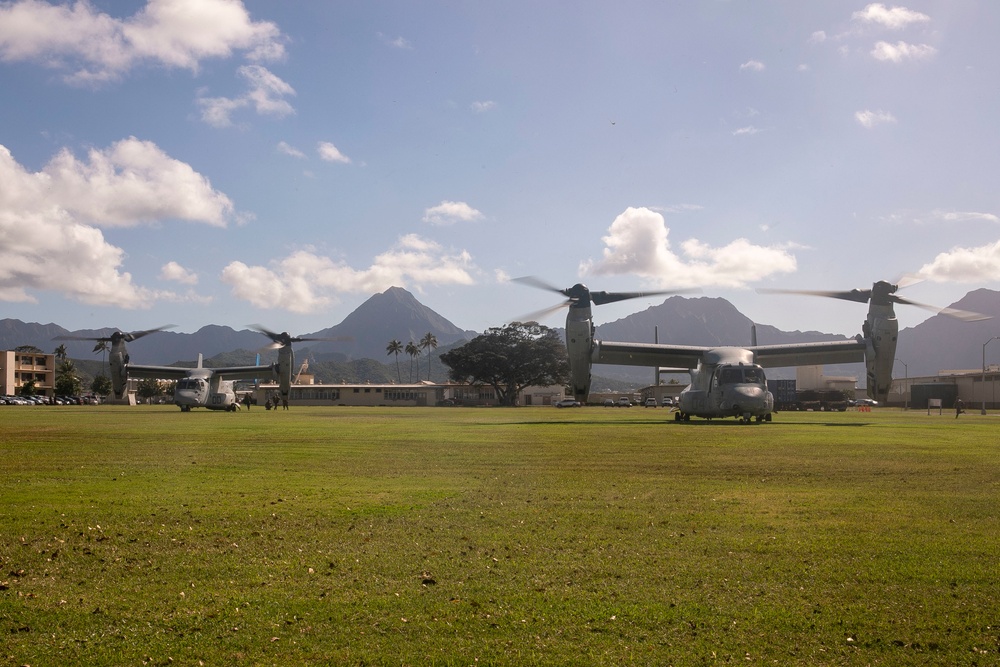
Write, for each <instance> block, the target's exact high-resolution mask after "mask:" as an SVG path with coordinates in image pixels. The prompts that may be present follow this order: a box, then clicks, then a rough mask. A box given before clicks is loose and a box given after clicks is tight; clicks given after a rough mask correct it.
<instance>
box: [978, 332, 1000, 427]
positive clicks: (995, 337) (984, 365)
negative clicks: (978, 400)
mask: <svg viewBox="0 0 1000 667" xmlns="http://www.w3.org/2000/svg"><path fill="white" fill-rule="evenodd" d="M998 339H1000V336H994V337H993V338H990V339H989V340H988V341H986V342H985V343H983V382H982V385H983V409H982V412H980V413H979V414H981V415H985V414H986V346H987V345H989V344H990V343H991V342H993V341H995V340H998Z"/></svg>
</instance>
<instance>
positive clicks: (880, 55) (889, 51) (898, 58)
mask: <svg viewBox="0 0 1000 667" xmlns="http://www.w3.org/2000/svg"><path fill="white" fill-rule="evenodd" d="M935 53H937V49H935V48H934V47H933V46H929V45H927V44H907V43H906V42H896V43H895V44H890V43H889V42H878V43H876V44H875V48H874V49H872V57H873V58H875V59H876V60H882V61H888V62H893V63H900V62H903V61H904V60H924V59H926V58H930V57H931V56H933V55H934V54H935Z"/></svg>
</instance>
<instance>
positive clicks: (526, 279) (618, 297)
mask: <svg viewBox="0 0 1000 667" xmlns="http://www.w3.org/2000/svg"><path fill="white" fill-rule="evenodd" d="M511 280H512V281H513V282H518V283H521V284H523V285H529V286H531V287H537V288H538V289H543V290H546V291H548V292H555V293H557V294H562V295H563V296H566V297H568V299H569V300H568V301H566V302H565V303H562V304H559V305H558V306H553V307H552V308H551V309H547V310H544V311H539V312H538V314H539V315H542V314H548V313H549V312H551V311H552V310H557V309H559V308H562V307H564V306H569V305H572V304H574V303H576V302H578V301H580V300H581V299H584V298H586V299H589V301H590V303H593V304H594V305H595V306H602V305H604V304H606V303H614V302H616V301H625V300H627V299H641V298H643V297H648V296H661V295H665V294H690V293H692V292H696V291H698V290H654V291H652V292H603V291H602V292H591V291H590V290H589V289H587V287H586V286H585V285H579V284H578V285H574V286H573V287H569V288H567V289H560V288H558V287H556V286H554V285H551V284H549V283H547V282H545V281H544V280H542V279H541V278H536V277H535V276H522V277H520V278H511Z"/></svg>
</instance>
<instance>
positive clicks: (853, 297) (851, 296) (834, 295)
mask: <svg viewBox="0 0 1000 667" xmlns="http://www.w3.org/2000/svg"><path fill="white" fill-rule="evenodd" d="M757 293H758V294H804V295H806V296H825V297H827V298H830V299H842V300H844V301H855V302H857V303H868V300H869V299H871V296H872V291H871V290H870V289H865V290H861V289H852V290H850V291H849V292H843V291H841V292H837V291H827V290H804V289H768V288H766V287H761V288H759V289H758V290H757Z"/></svg>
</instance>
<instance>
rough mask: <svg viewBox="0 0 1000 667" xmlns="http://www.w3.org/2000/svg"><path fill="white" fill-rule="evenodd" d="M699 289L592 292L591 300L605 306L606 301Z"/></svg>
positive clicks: (683, 292) (682, 292) (673, 293)
mask: <svg viewBox="0 0 1000 667" xmlns="http://www.w3.org/2000/svg"><path fill="white" fill-rule="evenodd" d="M696 291H697V290H658V291H654V292H591V293H590V300H591V301H593V302H594V305H595V306H603V305H604V304H606V303H614V302H616V301H626V300H628V299H641V298H643V297H647V296H663V295H666V294H671V295H677V294H691V293H693V292H696Z"/></svg>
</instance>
